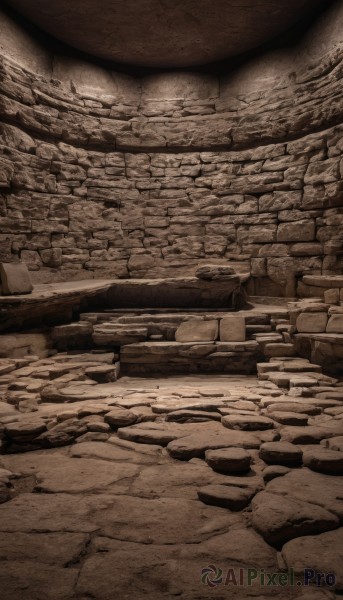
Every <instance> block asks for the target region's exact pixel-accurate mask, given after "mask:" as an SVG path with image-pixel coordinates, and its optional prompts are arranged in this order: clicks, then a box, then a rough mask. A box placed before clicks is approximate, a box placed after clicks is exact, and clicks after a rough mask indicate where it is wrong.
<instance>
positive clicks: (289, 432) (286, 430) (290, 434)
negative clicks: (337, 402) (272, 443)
mask: <svg viewBox="0 0 343 600" xmlns="http://www.w3.org/2000/svg"><path fill="white" fill-rule="evenodd" d="M280 433H281V439H282V440H284V441H286V442H291V443H292V444H318V443H319V442H320V441H321V440H325V439H327V438H331V437H335V436H338V435H340V433H342V425H340V424H339V422H337V425H336V427H335V428H334V427H332V428H331V427H326V426H325V424H323V426H321V427H319V426H316V425H308V426H307V427H291V426H286V427H282V428H281V430H280Z"/></svg>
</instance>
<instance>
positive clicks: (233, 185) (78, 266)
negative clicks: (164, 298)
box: [0, 48, 343, 296]
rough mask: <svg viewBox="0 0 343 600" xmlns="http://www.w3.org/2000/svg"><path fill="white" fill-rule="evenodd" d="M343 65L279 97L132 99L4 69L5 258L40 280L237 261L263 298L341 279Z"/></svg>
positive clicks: (188, 84)
mask: <svg viewBox="0 0 343 600" xmlns="http://www.w3.org/2000/svg"><path fill="white" fill-rule="evenodd" d="M341 54H342V53H341V52H339V51H338V49H337V48H336V49H335V50H332V51H330V52H328V53H327V54H326V55H325V56H324V57H322V60H321V61H319V62H317V63H316V64H315V65H314V64H311V65H307V67H306V68H304V70H303V71H302V72H300V71H299V72H297V73H296V74H294V77H292V78H291V80H290V79H288V80H287V81H285V80H284V79H280V81H279V82H278V83H277V84H276V85H275V86H274V87H273V89H272V90H271V89H268V90H265V91H259V92H256V91H255V92H251V93H250V94H249V93H245V94H237V93H235V94H232V93H231V92H230V90H229V89H228V87H227V86H225V85H224V82H223V81H221V82H218V80H216V79H215V78H214V77H210V76H209V77H207V76H205V75H204V76H203V77H202V85H201V86H200V87H199V86H198V87H196V86H195V85H193V83H194V82H193V79H194V77H195V75H192V74H182V73H179V74H172V73H171V74H166V75H165V76H163V75H160V76H158V77H156V78H155V79H154V78H147V79H146V80H142V81H140V82H138V81H136V80H133V79H132V80H130V81H129V80H127V86H128V87H127V89H128V90H129V91H128V92H127V95H125V94H122V95H121V96H118V95H117V96H113V95H112V96H111V95H105V94H99V93H96V91H95V92H94V93H93V94H89V93H80V92H77V91H76V89H75V88H74V87H73V86H72V89H68V88H67V87H66V86H65V85H63V84H61V82H59V81H58V80H55V79H48V78H46V77H42V76H40V75H37V74H34V73H32V72H30V71H28V70H27V69H25V68H22V67H20V66H19V65H18V64H15V63H13V62H11V61H9V60H7V59H6V58H4V57H3V58H2V59H1V60H0V81H1V89H0V120H1V124H0V231H1V235H0V260H3V261H8V260H14V259H16V258H17V257H19V258H20V259H21V260H23V261H24V262H25V263H27V264H28V266H29V268H30V270H31V271H32V278H33V280H34V281H36V282H38V281H40V282H49V281H56V280H67V279H85V278H93V277H159V276H167V277H170V276H175V275H183V274H193V273H194V271H195V268H196V267H197V266H198V265H199V263H200V264H201V263H208V262H215V263H222V262H224V263H226V262H227V261H230V262H232V263H233V266H235V265H236V266H237V269H238V270H239V269H241V270H242V269H243V270H248V269H251V271H252V274H253V276H254V278H255V279H254V281H253V284H252V287H251V292H252V293H256V294H270V295H288V296H291V295H294V294H295V291H296V280H297V278H299V277H301V276H302V274H304V273H312V274H322V273H324V274H325V273H337V272H338V273H340V272H342V267H343V259H342V254H343V184H342V170H343V167H342V162H341V155H342V150H343V140H342V130H343V125H342V123H343V105H342V100H341V86H342V82H341V79H342V72H343V63H342V60H341ZM192 78H193V79H192ZM197 80H198V81H199V76H197ZM219 83H220V85H219ZM184 90H186V92H185V91H184ZM194 90H195V91H194ZM178 91H179V95H177V96H176V97H175V93H176V94H177V92H178Z"/></svg>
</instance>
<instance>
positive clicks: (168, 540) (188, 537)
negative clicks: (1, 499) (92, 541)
mask: <svg viewBox="0 0 343 600" xmlns="http://www.w3.org/2000/svg"><path fill="white" fill-rule="evenodd" d="M107 499H108V508H107V509H106V510H104V511H102V512H100V511H99V512H98V513H97V515H96V519H97V521H98V523H99V526H100V527H101V533H102V535H104V536H106V537H109V538H113V539H115V540H118V539H119V540H125V541H128V542H135V543H136V544H138V545H141V544H144V545H149V544H163V545H165V544H168V545H169V544H187V546H188V544H193V543H200V542H202V541H204V540H207V539H209V538H211V537H213V536H214V535H219V534H220V533H226V532H227V530H228V528H229V527H230V526H231V524H233V523H235V522H236V516H235V515H232V514H230V513H229V512H228V511H225V512H223V511H222V510H219V509H215V508H209V507H207V506H206V507H205V506H202V505H201V504H199V503H198V502H197V501H195V500H188V499H185V498H174V497H163V498H142V497H134V496H129V495H116V496H110V497H108V496H107ZM0 510H1V507H0Z"/></svg>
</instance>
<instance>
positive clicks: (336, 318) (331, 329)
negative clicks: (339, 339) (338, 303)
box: [326, 314, 343, 333]
mask: <svg viewBox="0 0 343 600" xmlns="http://www.w3.org/2000/svg"><path fill="white" fill-rule="evenodd" d="M326 332H327V333H343V314H337V315H331V317H330V318H329V322H328V324H327V328H326Z"/></svg>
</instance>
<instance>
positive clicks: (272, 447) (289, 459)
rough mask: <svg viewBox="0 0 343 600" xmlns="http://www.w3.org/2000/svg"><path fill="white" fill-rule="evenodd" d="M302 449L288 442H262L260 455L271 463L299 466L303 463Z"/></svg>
mask: <svg viewBox="0 0 343 600" xmlns="http://www.w3.org/2000/svg"><path fill="white" fill-rule="evenodd" d="M302 455H303V453H302V450H301V448H298V446H295V445H294V444H290V443H288V442H267V443H265V444H262V446H261V447H260V451H259V456H260V458H262V460H264V462H266V463H267V464H269V465H283V466H285V467H298V466H300V465H301V463H302Z"/></svg>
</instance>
